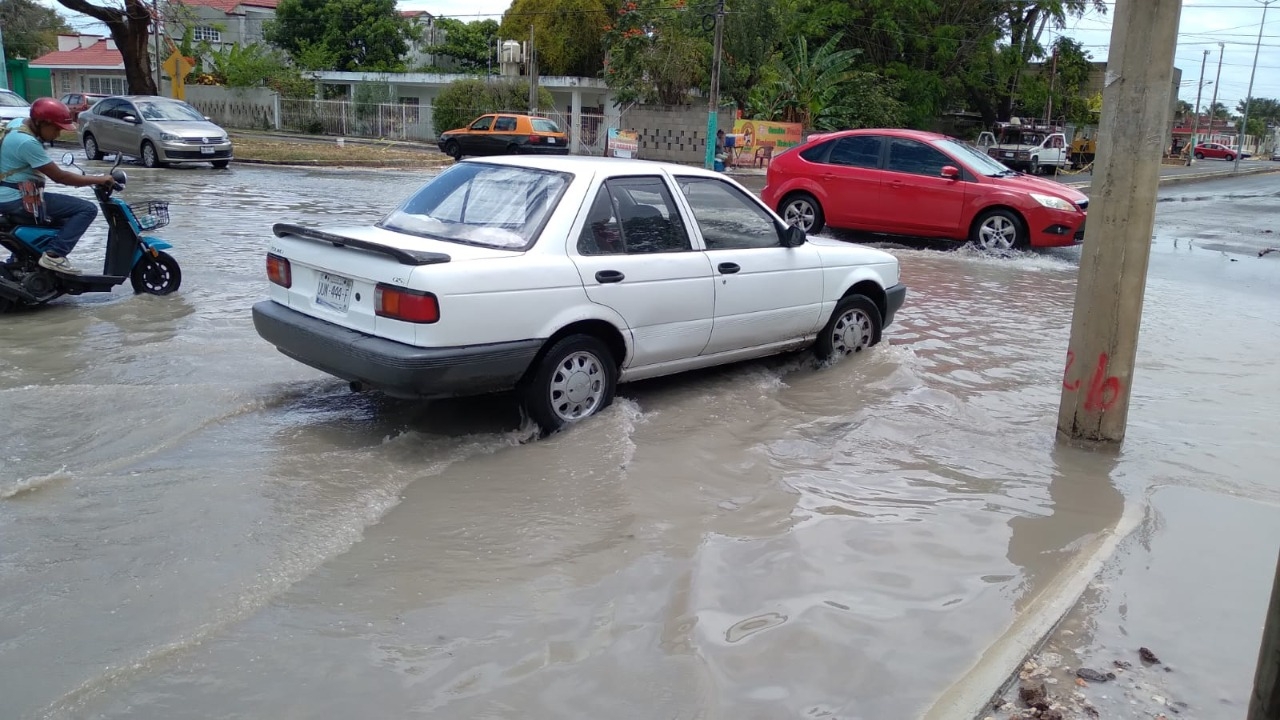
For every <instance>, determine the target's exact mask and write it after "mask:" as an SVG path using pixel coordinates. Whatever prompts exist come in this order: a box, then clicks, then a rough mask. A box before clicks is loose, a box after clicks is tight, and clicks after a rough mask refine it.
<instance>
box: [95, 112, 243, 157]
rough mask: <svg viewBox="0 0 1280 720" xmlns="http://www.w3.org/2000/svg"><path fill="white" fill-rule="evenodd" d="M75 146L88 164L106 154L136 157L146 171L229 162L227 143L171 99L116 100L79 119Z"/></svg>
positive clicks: (219, 130) (217, 129)
mask: <svg viewBox="0 0 1280 720" xmlns="http://www.w3.org/2000/svg"><path fill="white" fill-rule="evenodd" d="M79 120H80V142H81V144H83V145H84V153H85V155H86V156H87V157H88V158H89V159H90V160H101V159H102V156H103V155H104V154H107V153H117V152H119V153H124V154H125V155H130V156H133V157H136V158H138V159H140V160H141V161H142V164H143V165H145V166H146V167H149V168H154V167H163V166H165V165H167V164H169V163H191V162H211V163H213V166H214V167H216V168H224V167H226V166H227V165H228V164H229V163H230V162H231V138H230V136H228V135H227V131H226V130H223V129H222V128H220V127H218V126H217V125H215V124H214V123H212V122H210V121H209V118H207V117H205V116H204V115H201V114H200V111H199V110H196V109H195V108H193V107H191V106H190V105H188V104H186V103H185V102H182V101H181V100H174V99H172V98H166V97H158V96H155V95H120V96H113V97H108V98H105V99H103V100H100V101H98V102H97V103H96V104H94V106H93V107H91V108H90V109H89V110H87V111H85V112H82V113H80V116H79Z"/></svg>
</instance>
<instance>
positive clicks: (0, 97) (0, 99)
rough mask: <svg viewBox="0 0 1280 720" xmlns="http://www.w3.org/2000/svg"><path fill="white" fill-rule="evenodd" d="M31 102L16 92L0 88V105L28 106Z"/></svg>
mask: <svg viewBox="0 0 1280 720" xmlns="http://www.w3.org/2000/svg"><path fill="white" fill-rule="evenodd" d="M30 105H31V103H29V102H27V101H26V100H23V99H22V96H20V95H18V94H17V93H11V92H8V91H4V90H0V107H30Z"/></svg>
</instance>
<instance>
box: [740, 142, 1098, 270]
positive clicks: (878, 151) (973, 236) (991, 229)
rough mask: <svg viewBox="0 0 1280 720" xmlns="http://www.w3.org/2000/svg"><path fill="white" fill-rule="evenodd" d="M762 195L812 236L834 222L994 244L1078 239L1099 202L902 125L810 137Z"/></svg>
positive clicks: (774, 171)
mask: <svg viewBox="0 0 1280 720" xmlns="http://www.w3.org/2000/svg"><path fill="white" fill-rule="evenodd" d="M761 197H762V198H763V199H764V201H765V202H766V203H768V204H769V206H770V207H772V208H774V209H775V210H777V212H778V214H779V215H781V216H782V217H783V219H785V220H786V221H787V222H788V223H790V224H792V225H798V226H799V227H801V228H803V229H804V230H805V232H807V233H810V234H815V233H818V232H820V231H821V230H822V228H823V227H824V226H827V225H830V226H831V227H835V228H841V229H846V230H861V231H865V232H873V233H884V234H890V235H908V236H913V237H930V238H946V239H952V240H960V241H965V240H967V241H970V242H972V243H973V244H974V245H976V246H978V247H980V248H982V249H985V250H1012V249H1020V248H1027V247H1057V246H1063V245H1077V244H1079V243H1081V242H1082V241H1083V240H1084V225H1085V218H1086V215H1087V210H1088V207H1089V198H1088V197H1086V196H1085V195H1084V194H1083V193H1081V192H1079V191H1077V190H1073V189H1071V188H1069V187H1067V186H1065V185H1062V184H1061V183H1057V182H1054V181H1052V180H1048V179H1045V178H1038V177H1034V176H1031V175H1026V174H1024V173H1021V172H1018V171H1016V170H1011V169H1009V168H1008V167H1006V166H1004V165H1002V164H1001V163H999V162H997V161H995V160H994V159H992V158H990V157H988V156H987V155H985V154H983V153H981V152H979V151H978V150H976V149H974V148H972V147H970V146H969V145H966V144H965V143H963V142H961V141H960V140H957V139H955V138H953V137H949V136H947V135H939V134H938V133H930V132H920V131H916V130H897V129H884V130H877V129H864V130H845V131H841V132H835V133H824V134H822V135H819V136H817V137H813V138H810V139H809V140H807V141H806V142H804V143H803V144H801V145H799V146H797V147H794V148H791V149H789V150H787V151H786V152H783V153H782V154H780V155H777V156H775V157H774V158H773V161H772V162H771V163H770V165H769V172H768V179H767V181H766V184H765V188H764V191H763V192H762V193H761Z"/></svg>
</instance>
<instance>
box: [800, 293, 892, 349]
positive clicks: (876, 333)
mask: <svg viewBox="0 0 1280 720" xmlns="http://www.w3.org/2000/svg"><path fill="white" fill-rule="evenodd" d="M883 322H884V320H883V319H882V317H881V315H880V309H879V308H877V307H876V304H875V303H874V302H872V301H871V298H868V297H867V296H865V295H849V296H846V297H844V298H841V300H840V302H838V303H836V309H835V310H833V311H832V312H831V319H830V320H828V321H827V324H826V326H825V327H823V328H822V334H820V335H818V340H817V342H815V343H814V344H813V354H814V355H817V356H818V359H819V360H827V359H830V358H833V357H834V358H838V357H843V356H845V355H852V354H854V353H860V352H862V351H863V350H866V349H868V348H870V347H872V346H874V345H875V344H876V343H879V342H880V333H881V331H882V330H883V327H882V324H883Z"/></svg>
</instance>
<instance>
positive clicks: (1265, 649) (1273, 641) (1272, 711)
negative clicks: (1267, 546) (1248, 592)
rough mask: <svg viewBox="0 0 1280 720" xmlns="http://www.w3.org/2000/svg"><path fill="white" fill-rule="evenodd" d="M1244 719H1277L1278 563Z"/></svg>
mask: <svg viewBox="0 0 1280 720" xmlns="http://www.w3.org/2000/svg"><path fill="white" fill-rule="evenodd" d="M1247 720H1280V562H1277V563H1276V579H1275V582H1274V583H1273V585H1272V587H1271V606H1270V607H1269V608H1268V609H1267V621H1266V627H1265V628H1264V629H1263V631H1262V648H1261V649H1260V650H1259V651H1258V671H1257V673H1256V674H1255V675H1254V677H1253V695H1252V697H1250V698H1249V717H1248V718H1247Z"/></svg>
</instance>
